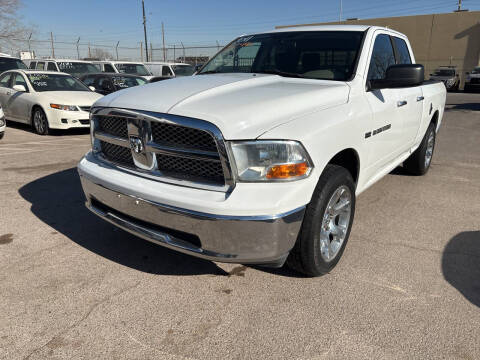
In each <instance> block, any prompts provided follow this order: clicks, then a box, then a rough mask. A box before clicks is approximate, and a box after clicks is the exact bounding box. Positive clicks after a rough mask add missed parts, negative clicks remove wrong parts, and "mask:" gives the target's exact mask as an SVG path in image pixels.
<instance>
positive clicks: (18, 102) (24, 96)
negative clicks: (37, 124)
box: [8, 73, 32, 124]
mask: <svg viewBox="0 0 480 360" xmlns="http://www.w3.org/2000/svg"><path fill="white" fill-rule="evenodd" d="M15 85H23V86H24V87H25V89H26V90H27V91H26V92H23V91H16V90H13V87H14V86H15ZM11 91H12V94H11V96H10V98H9V100H8V108H9V113H10V117H11V118H12V119H15V120H17V121H20V122H23V123H27V124H28V123H30V98H31V96H32V95H31V92H30V90H29V87H28V84H27V80H26V79H25V78H24V76H23V75H22V74H20V73H14V75H13V79H12V89H11Z"/></svg>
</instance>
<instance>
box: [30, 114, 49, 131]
mask: <svg viewBox="0 0 480 360" xmlns="http://www.w3.org/2000/svg"><path fill="white" fill-rule="evenodd" d="M33 126H35V131H36V132H37V133H38V134H44V133H45V130H46V128H47V119H46V118H45V115H44V114H43V112H42V111H40V110H37V111H35V114H34V115H33Z"/></svg>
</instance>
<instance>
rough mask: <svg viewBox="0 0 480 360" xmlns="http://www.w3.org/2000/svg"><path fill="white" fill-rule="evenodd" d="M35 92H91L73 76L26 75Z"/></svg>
mask: <svg viewBox="0 0 480 360" xmlns="http://www.w3.org/2000/svg"><path fill="white" fill-rule="evenodd" d="M27 76H28V80H30V83H31V84H32V86H33V88H34V89H35V91H38V92H43V91H91V90H90V89H89V88H88V87H86V86H85V85H84V84H83V83H82V82H80V80H77V79H75V78H74V77H73V76H68V75H61V74H42V73H31V74H27Z"/></svg>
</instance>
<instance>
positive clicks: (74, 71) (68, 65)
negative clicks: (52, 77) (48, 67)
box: [57, 61, 98, 76]
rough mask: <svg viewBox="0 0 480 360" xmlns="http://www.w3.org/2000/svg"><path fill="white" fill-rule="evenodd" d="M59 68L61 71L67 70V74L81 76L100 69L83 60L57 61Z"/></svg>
mask: <svg viewBox="0 0 480 360" xmlns="http://www.w3.org/2000/svg"><path fill="white" fill-rule="evenodd" d="M57 65H58V68H59V69H60V71H61V72H66V73H67V74H70V75H73V76H79V75H84V74H92V73H97V72H98V69H97V68H96V67H95V66H94V65H93V64H89V63H81V62H73V61H72V62H57Z"/></svg>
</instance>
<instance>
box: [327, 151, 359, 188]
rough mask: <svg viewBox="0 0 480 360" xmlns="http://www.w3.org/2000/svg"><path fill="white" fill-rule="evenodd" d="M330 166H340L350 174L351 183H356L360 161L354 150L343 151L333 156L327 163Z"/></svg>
mask: <svg viewBox="0 0 480 360" xmlns="http://www.w3.org/2000/svg"><path fill="white" fill-rule="evenodd" d="M328 163H329V164H332V165H338V166H342V167H344V168H345V169H347V170H348V172H350V174H351V175H352V178H353V181H354V182H355V183H357V180H358V174H359V170H360V159H359V158H358V154H357V152H356V151H355V150H354V149H345V150H342V151H340V152H339V153H338V154H337V155H335V156H334V157H333V158H332V159H331V160H330V161H329V162H328Z"/></svg>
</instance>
